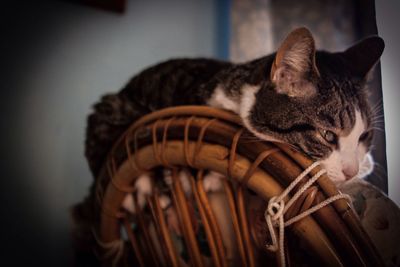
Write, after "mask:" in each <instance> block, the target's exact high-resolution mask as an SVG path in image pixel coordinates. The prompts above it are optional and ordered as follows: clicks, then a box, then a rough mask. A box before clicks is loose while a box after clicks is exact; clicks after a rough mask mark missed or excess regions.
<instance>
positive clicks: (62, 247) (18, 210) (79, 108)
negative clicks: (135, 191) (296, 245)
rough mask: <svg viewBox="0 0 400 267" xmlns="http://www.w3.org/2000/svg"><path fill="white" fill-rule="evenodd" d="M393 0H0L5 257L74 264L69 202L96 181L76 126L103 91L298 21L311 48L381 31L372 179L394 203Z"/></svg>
mask: <svg viewBox="0 0 400 267" xmlns="http://www.w3.org/2000/svg"><path fill="white" fill-rule="evenodd" d="M99 2H101V4H100V5H99V4H96V3H99ZM107 2H109V3H111V4H107ZM375 7H376V9H375ZM399 8H400V3H399V2H398V1H397V0H377V1H376V3H374V1H370V0H365V1H357V0H354V1H346V0H336V1H333V0H325V1H317V0H304V1H294V0H280V1H278V0H202V1H196V0H191V1H189V0H187V1H183V0H182V1H179V0H170V1H161V0H159V1H157V0H148V1H134V0H126V1H123V0H116V1H110V0H108V1H106V0H103V1H95V0H82V1H78V0H77V1H55V0H53V1H23V0H18V1H13V2H12V3H7V4H6V3H3V4H2V8H1V16H0V19H1V24H0V25H1V26H0V27H1V43H0V47H1V55H2V56H1V61H0V66H1V76H0V77H1V79H0V85H1V98H0V99H1V102H2V104H1V105H0V114H1V148H2V158H1V161H0V162H1V166H0V167H1V170H2V176H3V177H2V179H1V189H2V192H1V195H0V197H1V205H0V206H1V222H2V225H1V241H2V242H1V246H2V249H1V250H0V251H1V252H0V253H1V259H2V266H26V265H30V266H72V265H74V259H73V249H72V243H71V240H70V231H71V219H70V216H69V208H70V207H71V206H72V205H73V204H75V203H77V202H79V201H81V200H82V199H83V198H84V196H85V195H86V194H87V192H88V188H89V186H90V184H91V183H92V181H93V180H92V177H91V175H90V173H89V169H88V166H87V164H86V161H85V158H84V156H83V150H84V132H85V125H86V116H87V114H88V113H89V112H90V110H91V106H92V104H93V103H94V102H96V101H97V100H98V99H99V97H100V96H101V95H102V94H104V93H107V92H116V91H118V90H119V89H120V88H121V87H122V86H123V85H124V84H125V83H126V82H127V81H128V80H129V79H130V78H131V77H132V76H133V75H134V74H135V73H137V72H139V71H140V70H141V69H143V68H145V67H147V66H149V65H152V64H155V63H157V62H159V61H162V60H165V59H168V58H173V57H213V58H220V59H227V60H228V59H230V60H234V61H245V60H249V59H252V58H255V57H259V56H263V55H265V54H268V53H271V52H273V51H274V50H275V49H276V47H277V45H278V44H279V42H280V41H281V40H282V38H284V36H285V35H286V34H287V32H289V31H290V30H291V29H293V28H295V27H297V26H300V25H305V26H307V27H309V28H310V29H311V31H312V32H313V33H314V34H315V37H316V42H317V48H323V49H326V50H331V51H337V50H343V49H345V48H346V47H348V46H350V45H351V44H352V43H354V42H355V41H357V40H359V39H361V38H362V37H364V36H367V35H369V34H374V33H377V32H378V34H379V35H380V36H381V37H383V39H384V40H385V42H386V49H385V52H384V55H383V58H382V64H381V66H382V81H381V79H380V78H381V75H380V70H379V68H378V69H377V71H376V73H375V79H374V80H373V83H372V84H371V87H372V88H373V90H374V93H373V99H372V101H373V102H374V103H378V102H379V101H382V102H383V103H384V111H385V128H386V134H385V133H380V134H379V133H378V137H377V138H376V140H375V143H376V147H377V148H376V149H375V151H374V153H375V157H376V159H377V161H378V164H379V165H378V166H377V168H376V172H375V173H374V174H373V175H372V176H371V177H370V178H369V179H370V180H371V181H372V182H373V183H374V184H376V185H377V186H379V187H380V188H382V190H384V191H386V192H387V191H388V192H389V196H390V197H391V198H392V199H393V200H394V201H395V202H396V203H397V204H400V191H399V190H400V182H399V177H398V176H399V174H400V169H399V164H398V163H399V162H398V158H399V151H400V144H399V140H398V136H400V126H399V122H398V116H399V114H400V112H399V111H400V107H399V106H400V105H399V104H398V101H400V92H399V89H398V88H397V87H398V84H400V80H399V79H400V78H399V76H400V75H399V73H398V70H399V69H400V63H399V62H400V58H399V55H400V52H399V50H398V47H400V37H399V35H398V29H397V28H396V27H397V26H398V25H400V19H399V16H398V14H397V13H398V10H399ZM375 11H376V21H375V19H374V17H375ZM381 83H382V88H383V90H381ZM382 91H383V95H382ZM383 125H384V124H383V123H382V124H381V126H382V127H383ZM385 136H386V143H387V149H386V154H385V149H384V148H385ZM386 155H387V166H388V168H386ZM387 173H388V177H389V178H388V179H387ZM3 263H6V264H5V265H3Z"/></svg>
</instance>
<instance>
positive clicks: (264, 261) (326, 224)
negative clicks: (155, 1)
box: [81, 106, 383, 266]
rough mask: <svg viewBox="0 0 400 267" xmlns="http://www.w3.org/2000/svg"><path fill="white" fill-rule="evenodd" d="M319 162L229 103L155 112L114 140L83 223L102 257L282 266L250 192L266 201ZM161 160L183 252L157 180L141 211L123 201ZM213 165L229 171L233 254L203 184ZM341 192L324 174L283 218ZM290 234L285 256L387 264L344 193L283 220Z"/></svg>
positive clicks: (120, 261) (145, 262)
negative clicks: (185, 178)
mask: <svg viewBox="0 0 400 267" xmlns="http://www.w3.org/2000/svg"><path fill="white" fill-rule="evenodd" d="M312 164H313V162H312V161H311V160H310V159H309V158H307V157H306V156H304V155H303V154H301V153H299V152H297V151H296V150H294V149H293V148H291V147H290V146H288V145H284V144H275V143H270V142H264V141H259V140H256V139H255V138H254V137H252V135H251V134H250V133H248V132H247V131H246V130H245V129H244V128H243V126H242V125H241V120H240V118H239V117H238V116H236V115H234V114H232V113H230V112H227V111H223V110H219V109H214V108H210V107H204V106H180V107H173V108H167V109H164V110H160V111H156V112H153V113H151V114H149V115H147V116H144V117H143V118H141V119H139V120H138V121H136V122H135V123H134V124H132V125H131V127H130V128H129V129H128V130H127V131H126V132H125V133H124V134H123V135H122V136H121V138H120V139H119V140H118V142H116V143H115V145H114V147H113V149H112V151H111V152H110V153H109V155H108V159H107V161H106V163H105V165H104V167H103V169H102V171H101V174H100V175H99V177H97V179H96V181H95V185H94V186H93V190H92V192H91V195H90V196H89V197H88V198H87V200H86V201H85V202H84V204H82V205H83V207H85V208H84V209H82V206H81V210H86V211H87V212H90V213H91V214H92V215H91V220H90V223H89V224H88V225H86V227H85V229H86V231H87V232H90V234H89V233H87V235H90V236H92V237H93V240H95V244H96V245H94V244H93V246H95V247H94V249H95V250H96V253H97V255H98V256H99V259H100V260H101V262H102V263H103V265H104V266H110V265H115V266H185V265H186V266H208V265H211V266H259V265H260V266H261V265H262V266H275V265H278V266H279V265H282V264H283V263H282V260H280V257H279V256H278V257H275V256H274V255H273V254H271V253H270V252H268V251H267V250H266V248H265V245H266V244H268V243H270V242H271V240H270V239H271V237H270V234H269V232H268V228H267V224H266V223H265V224H264V221H261V223H262V224H263V225H262V226H261V228H260V227H259V225H260V221H258V222H255V221H254V218H252V217H249V215H248V214H247V213H248V208H247V199H248V198H249V197H251V198H254V197H256V198H259V199H260V200H261V201H265V203H267V202H268V200H270V198H271V197H274V196H277V195H280V194H281V193H282V192H283V191H284V189H285V188H286V187H287V186H288V185H289V184H290V183H292V181H293V180H294V179H295V178H296V177H298V176H299V174H301V173H302V172H303V171H304V170H305V169H307V168H308V167H309V166H310V165H312ZM160 166H163V167H165V168H169V169H171V170H172V173H173V185H172V187H171V192H170V193H171V196H172V205H173V206H174V208H175V209H176V211H177V213H178V215H179V216H178V217H179V223H180V227H181V229H182V239H183V241H184V242H183V244H184V245H185V251H186V255H182V253H180V252H179V251H178V249H177V246H176V242H175V241H174V237H173V236H172V234H171V231H170V230H169V229H168V226H167V223H166V219H165V214H164V211H163V209H162V208H161V206H160V202H159V198H158V194H159V192H158V191H157V189H156V188H154V190H153V194H152V195H151V196H149V197H148V198H147V205H146V207H144V208H142V209H141V208H140V207H139V205H138V204H137V203H136V202H135V208H136V213H135V214H130V213H128V212H127V211H126V210H124V209H123V208H122V201H123V200H124V198H125V196H126V194H130V193H133V195H135V188H134V187H133V184H134V182H135V179H136V178H137V177H138V176H139V175H140V174H141V173H143V172H146V171H149V170H152V169H154V168H158V167H160ZM181 168H190V169H191V170H192V172H193V176H192V177H191V178H190V185H191V189H192V195H191V196H189V197H188V196H187V195H185V193H184V192H183V189H182V185H181V182H180V180H179V179H178V178H177V175H176V173H177V171H179V169H181ZM207 170H213V171H216V172H219V173H222V174H224V175H225V176H226V177H228V179H226V180H223V185H224V197H225V198H226V200H227V203H229V205H228V207H229V214H230V217H229V222H228V223H231V225H229V226H230V227H231V228H232V229H233V230H234V235H235V239H234V243H235V244H234V246H235V251H236V252H237V253H236V255H235V260H234V261H232V259H229V258H228V257H227V251H226V250H227V244H224V238H223V237H222V234H221V229H223V228H224V227H226V225H221V224H220V223H218V220H217V219H216V214H215V210H213V208H212V207H211V206H212V203H210V199H209V194H207V193H206V192H205V190H204V188H203V183H202V179H203V173H204V171H207ZM318 171H320V168H319V167H318V166H316V167H315V168H313V169H312V170H310V173H309V175H307V176H306V177H305V178H304V179H303V180H302V181H301V182H300V183H299V184H298V185H296V186H295V188H294V191H296V190H298V189H299V188H300V187H301V186H302V185H304V184H305V183H306V181H307V179H309V177H311V176H313V175H315V174H316V173H318ZM156 178H157V177H156ZM159 178H160V179H161V178H162V177H159ZM293 194H294V193H291V196H293ZM336 195H340V193H339V192H338V191H337V189H336V187H335V186H334V185H333V184H332V183H331V181H330V179H329V178H328V177H327V176H326V175H325V174H323V175H322V176H321V177H320V178H319V179H318V180H317V181H316V182H315V184H313V185H312V186H311V187H309V188H308V189H307V190H306V191H305V192H304V193H302V194H301V196H300V197H299V198H298V199H297V201H296V202H295V203H294V204H293V205H292V206H291V207H290V209H289V210H288V211H287V212H286V213H285V216H284V219H285V221H286V220H289V219H290V218H293V217H294V216H295V215H296V214H299V213H301V212H303V211H305V210H308V209H310V208H311V207H313V206H315V205H316V204H317V203H320V202H322V201H323V200H324V199H326V198H329V197H332V196H336ZM289 197H290V196H289ZM133 199H135V197H134V198H133ZM285 199H286V201H287V200H288V197H286V198H285ZM189 204H190V205H189ZM191 207H194V209H195V210H196V214H197V215H198V220H199V223H200V224H201V225H202V228H203V229H204V236H205V243H206V247H207V250H208V253H206V254H207V255H205V253H204V248H202V247H201V246H204V245H200V241H199V238H198V230H196V229H195V227H194V226H193V219H192V217H193V216H192V214H191V212H192V209H191ZM257 225H258V226H257ZM150 226H151V227H150ZM89 229H90V230H89ZM260 229H261V230H260ZM82 231H83V230H82ZM196 231H197V232H196ZM285 233H286V237H285V245H284V247H283V248H282V247H280V248H279V251H278V253H277V255H279V252H280V251H282V250H283V252H285V256H284V257H285V264H286V265H289V266H299V265H300V264H301V265H302V266H383V263H382V260H381V258H380V255H379V254H378V253H377V250H376V249H375V247H374V246H373V244H372V243H371V241H370V239H369V238H368V236H367V235H366V233H365V232H364V230H363V228H362V226H361V224H360V222H359V221H358V219H357V215H355V213H354V212H353V210H352V208H351V205H350V203H349V202H348V201H347V200H346V199H342V198H339V199H338V200H336V201H333V202H332V203H331V204H329V205H327V206H325V207H323V208H321V209H318V210H317V211H315V212H314V213H312V214H311V215H309V216H306V217H304V218H303V219H301V220H299V221H297V222H295V223H293V224H292V225H290V226H288V227H286V228H285ZM271 255H272V256H271Z"/></svg>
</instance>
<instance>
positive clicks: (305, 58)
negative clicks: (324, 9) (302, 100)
mask: <svg viewBox="0 0 400 267" xmlns="http://www.w3.org/2000/svg"><path fill="white" fill-rule="evenodd" d="M270 77H271V81H273V82H274V83H275V86H276V87H275V90H276V92H277V93H280V94H286V95H288V96H290V97H309V96H312V95H314V94H315V93H316V88H315V86H314V84H313V83H312V80H314V78H316V77H319V72H318V69H317V67H316V65H315V42H314V38H313V37H312V34H311V32H310V31H309V30H308V29H307V28H304V27H302V28H298V29H295V30H293V31H292V32H291V33H290V34H289V35H288V36H287V37H286V39H285V40H284V41H283V42H282V44H281V46H280V47H279V49H278V51H277V52H276V56H275V60H274V63H273V65H272V68H271V73H270Z"/></svg>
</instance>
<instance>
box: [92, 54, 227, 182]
mask: <svg viewBox="0 0 400 267" xmlns="http://www.w3.org/2000/svg"><path fill="white" fill-rule="evenodd" d="M230 65H231V64H230V63H228V62H223V61H218V60H213V59H204V58H197V59H173V60H168V61H165V62H162V63H159V64H157V65H154V66H151V67H149V68H147V69H145V70H144V71H142V72H140V73H139V74H137V75H136V76H134V77H133V78H132V79H131V80H130V81H129V82H128V83H127V84H126V86H125V87H124V88H123V89H122V90H121V91H119V92H116V93H114V94H108V95H105V96H103V97H102V98H101V100H100V101H99V102H98V103H96V104H95V105H94V112H93V113H92V114H90V115H89V117H88V124H87V129H86V142H85V155H86V158H87V160H88V163H89V166H90V169H91V171H92V173H93V174H94V175H95V176H97V174H98V172H99V170H100V167H101V165H102V164H103V162H104V160H105V158H106V155H107V153H108V151H109V150H110V149H111V146H112V145H113V143H114V142H115V141H116V140H117V139H118V137H119V136H120V135H121V134H122V133H123V132H124V131H125V130H126V129H127V128H128V127H129V125H130V124H132V123H133V122H134V121H135V120H137V119H138V118H140V117H141V116H143V115H145V114H148V113H150V112H152V111H154V110H158V109H162V108H165V107H169V106H176V105H190V104H204V99H206V98H207V97H208V96H209V95H210V94H211V93H212V90H213V87H214V85H213V82H212V80H215V79H213V78H214V77H215V75H216V74H217V73H218V72H220V71H221V70H223V69H225V68H227V67H229V66H230ZM215 82H216V81H215Z"/></svg>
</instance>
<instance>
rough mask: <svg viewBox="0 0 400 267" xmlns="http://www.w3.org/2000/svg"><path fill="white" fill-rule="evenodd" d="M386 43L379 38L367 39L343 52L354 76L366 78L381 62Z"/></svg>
mask: <svg viewBox="0 0 400 267" xmlns="http://www.w3.org/2000/svg"><path fill="white" fill-rule="evenodd" d="M384 48H385V42H384V41H383V39H382V38H380V37H378V36H371V37H367V38H365V39H363V40H361V41H360V42H358V43H356V44H355V45H353V46H352V47H350V48H349V49H347V50H346V51H344V52H343V55H344V58H345V59H346V61H347V63H348V65H349V66H350V68H351V70H352V72H353V73H352V74H353V75H356V76H358V77H360V78H366V77H367V76H368V74H369V72H370V70H371V69H372V68H373V67H374V66H375V64H376V63H377V62H378V61H379V58H380V57H381V55H382V53H383V49H384Z"/></svg>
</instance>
